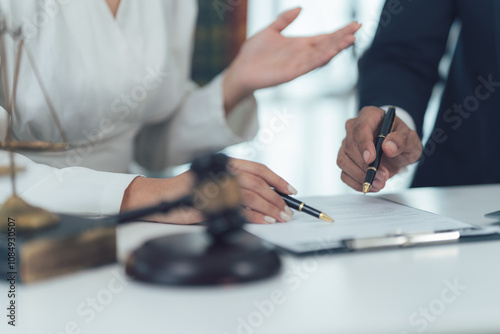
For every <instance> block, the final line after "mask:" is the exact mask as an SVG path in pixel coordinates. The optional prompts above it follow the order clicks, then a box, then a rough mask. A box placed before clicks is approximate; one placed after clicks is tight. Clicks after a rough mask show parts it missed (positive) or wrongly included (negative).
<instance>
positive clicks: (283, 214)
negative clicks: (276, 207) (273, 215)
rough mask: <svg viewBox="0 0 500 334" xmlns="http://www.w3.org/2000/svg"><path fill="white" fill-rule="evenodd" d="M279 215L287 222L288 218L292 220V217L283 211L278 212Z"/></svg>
mask: <svg viewBox="0 0 500 334" xmlns="http://www.w3.org/2000/svg"><path fill="white" fill-rule="evenodd" d="M280 217H281V219H283V220H284V221H286V222H289V221H290V220H292V217H290V216H289V215H288V214H287V213H286V212H285V211H281V212H280Z"/></svg>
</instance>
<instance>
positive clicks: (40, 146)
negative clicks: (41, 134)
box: [0, 141, 69, 152]
mask: <svg viewBox="0 0 500 334" xmlns="http://www.w3.org/2000/svg"><path fill="white" fill-rule="evenodd" d="M0 149H2V150H12V151H30V152H60V151H66V150H67V149H69V145H68V144H66V143H50V142H46V141H11V142H10V143H8V142H6V141H1V142H0Z"/></svg>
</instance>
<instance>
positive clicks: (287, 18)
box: [269, 7, 302, 32]
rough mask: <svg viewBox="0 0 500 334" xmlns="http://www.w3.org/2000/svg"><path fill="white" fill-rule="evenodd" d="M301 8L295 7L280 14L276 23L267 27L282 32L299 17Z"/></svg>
mask: <svg viewBox="0 0 500 334" xmlns="http://www.w3.org/2000/svg"><path fill="white" fill-rule="evenodd" d="M301 10H302V8H300V7H297V8H294V9H291V10H289V11H286V12H284V13H283V14H281V15H280V16H279V17H278V18H277V19H276V21H274V22H273V23H271V25H270V26H269V27H270V28H271V29H273V30H276V31H278V32H282V31H283V30H285V29H286V27H288V26H289V25H290V24H291V23H292V22H293V21H295V19H296V18H297V16H299V14H300V11H301Z"/></svg>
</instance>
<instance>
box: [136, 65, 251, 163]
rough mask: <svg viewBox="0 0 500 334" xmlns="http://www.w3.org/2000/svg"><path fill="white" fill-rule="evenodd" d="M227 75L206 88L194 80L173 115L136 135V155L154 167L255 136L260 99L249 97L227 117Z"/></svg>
mask: <svg viewBox="0 0 500 334" xmlns="http://www.w3.org/2000/svg"><path fill="white" fill-rule="evenodd" d="M223 75H224V74H221V75H219V76H218V77H216V78H215V79H214V80H213V81H212V82H210V83H209V84H208V85H207V86H205V87H203V88H196V86H195V85H194V84H193V83H191V84H190V87H189V89H188V96H187V98H186V99H185V100H184V102H183V104H182V105H181V107H180V108H179V110H177V112H176V113H175V114H174V116H173V117H171V118H170V119H168V120H167V121H165V122H163V123H160V124H156V125H151V126H148V127H146V128H143V129H142V131H141V132H140V134H139V135H138V136H137V138H136V147H135V159H136V161H137V162H138V163H139V164H141V165H142V166H144V167H146V168H147V169H149V170H152V171H158V170H162V169H165V168H167V167H169V166H175V165H180V164H184V163H187V162H190V161H191V160H192V159H193V158H194V157H196V156H197V155H199V154H203V153H207V152H213V151H218V150H221V149H223V148H225V147H227V146H230V145H234V144H238V143H241V142H244V141H248V140H251V139H252V138H253V137H254V136H255V135H256V133H257V130H258V120H257V103H256V101H255V98H254V97H253V96H251V97H248V98H247V99H245V100H244V101H242V102H240V104H239V105H237V106H236V107H235V109H234V110H233V111H232V112H231V113H230V114H229V116H228V117H227V118H226V116H225V111H224V105H223V91H222V83H223Z"/></svg>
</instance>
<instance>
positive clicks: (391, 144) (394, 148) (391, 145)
mask: <svg viewBox="0 0 500 334" xmlns="http://www.w3.org/2000/svg"><path fill="white" fill-rule="evenodd" d="M384 146H385V148H386V149H388V150H389V151H391V152H392V153H396V152H397V151H398V146H397V145H396V144H395V143H394V142H393V141H388V142H387V143H385V144H384Z"/></svg>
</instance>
